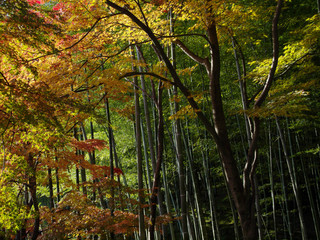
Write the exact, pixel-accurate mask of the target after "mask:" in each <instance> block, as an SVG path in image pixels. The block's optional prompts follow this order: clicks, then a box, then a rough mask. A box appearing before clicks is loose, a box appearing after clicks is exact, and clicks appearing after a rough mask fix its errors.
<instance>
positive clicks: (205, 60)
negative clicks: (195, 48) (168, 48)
mask: <svg viewBox="0 0 320 240" xmlns="http://www.w3.org/2000/svg"><path fill="white" fill-rule="evenodd" d="M174 43H176V44H177V45H178V46H179V47H180V48H181V50H182V51H183V52H184V53H185V54H187V55H188V56H189V57H190V58H191V59H192V60H193V61H196V62H197V63H200V64H202V65H204V66H205V67H206V68H208V67H209V64H210V63H209V60H208V58H202V57H199V56H198V55H196V54H195V53H194V52H192V51H191V50H190V49H189V48H188V47H187V46H186V45H185V44H184V43H183V42H181V41H180V40H179V39H176V40H175V41H174Z"/></svg>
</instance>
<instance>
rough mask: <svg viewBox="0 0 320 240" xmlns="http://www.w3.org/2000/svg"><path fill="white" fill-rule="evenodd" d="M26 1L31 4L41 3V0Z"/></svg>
mask: <svg viewBox="0 0 320 240" xmlns="http://www.w3.org/2000/svg"><path fill="white" fill-rule="evenodd" d="M27 2H28V3H29V4H30V5H31V6H33V5H35V4H42V1H41V0H27Z"/></svg>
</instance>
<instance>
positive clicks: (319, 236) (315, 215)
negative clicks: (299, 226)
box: [295, 135, 320, 239]
mask: <svg viewBox="0 0 320 240" xmlns="http://www.w3.org/2000/svg"><path fill="white" fill-rule="evenodd" d="M295 138H296V142H297V146H298V151H299V152H301V149H300V143H299V140H298V136H297V135H296V136H295ZM300 162H301V166H302V172H303V177H304V181H305V184H306V188H307V194H308V197H309V201H310V209H311V214H312V219H313V225H314V229H315V233H316V237H317V239H320V223H319V212H318V211H317V209H316V206H315V203H314V199H315V197H314V196H313V194H312V191H311V187H310V181H309V178H308V176H307V173H306V167H305V164H304V160H303V159H302V157H301V156H300Z"/></svg>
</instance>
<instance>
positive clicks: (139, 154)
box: [130, 47, 146, 240]
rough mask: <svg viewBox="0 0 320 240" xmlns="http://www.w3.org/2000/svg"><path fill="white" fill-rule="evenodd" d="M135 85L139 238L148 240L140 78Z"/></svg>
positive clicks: (134, 79) (135, 81)
mask: <svg viewBox="0 0 320 240" xmlns="http://www.w3.org/2000/svg"><path fill="white" fill-rule="evenodd" d="M130 51H131V57H132V59H133V60H134V59H135V57H134V49H133V47H130ZM132 70H133V71H136V69H135V67H134V66H132ZM133 83H134V109H135V136H136V153H137V170H138V172H137V175H138V189H139V191H140V192H139V195H138V201H139V208H138V212H139V236H140V239H141V240H145V239H146V234H145V224H144V212H143V208H142V205H143V203H144V199H143V196H142V192H141V191H142V190H143V166H142V149H141V146H142V135H141V120H140V117H141V113H140V112H141V111H140V102H139V93H138V90H139V89H138V78H137V77H134V78H133Z"/></svg>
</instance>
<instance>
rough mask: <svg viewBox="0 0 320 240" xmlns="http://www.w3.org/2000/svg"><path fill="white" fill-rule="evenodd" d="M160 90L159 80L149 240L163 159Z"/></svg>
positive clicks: (152, 236) (153, 229)
mask: <svg viewBox="0 0 320 240" xmlns="http://www.w3.org/2000/svg"><path fill="white" fill-rule="evenodd" d="M162 91H163V89H162V84H161V82H160V83H159V87H158V102H157V107H158V116H159V122H158V136H157V142H158V147H157V148H158V151H157V164H156V169H155V173H154V178H153V186H152V194H151V198H150V202H151V213H150V226H149V232H150V240H154V232H155V223H156V209H157V195H158V193H159V188H160V171H161V165H162V161H163V139H164V126H163V113H162Z"/></svg>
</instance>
